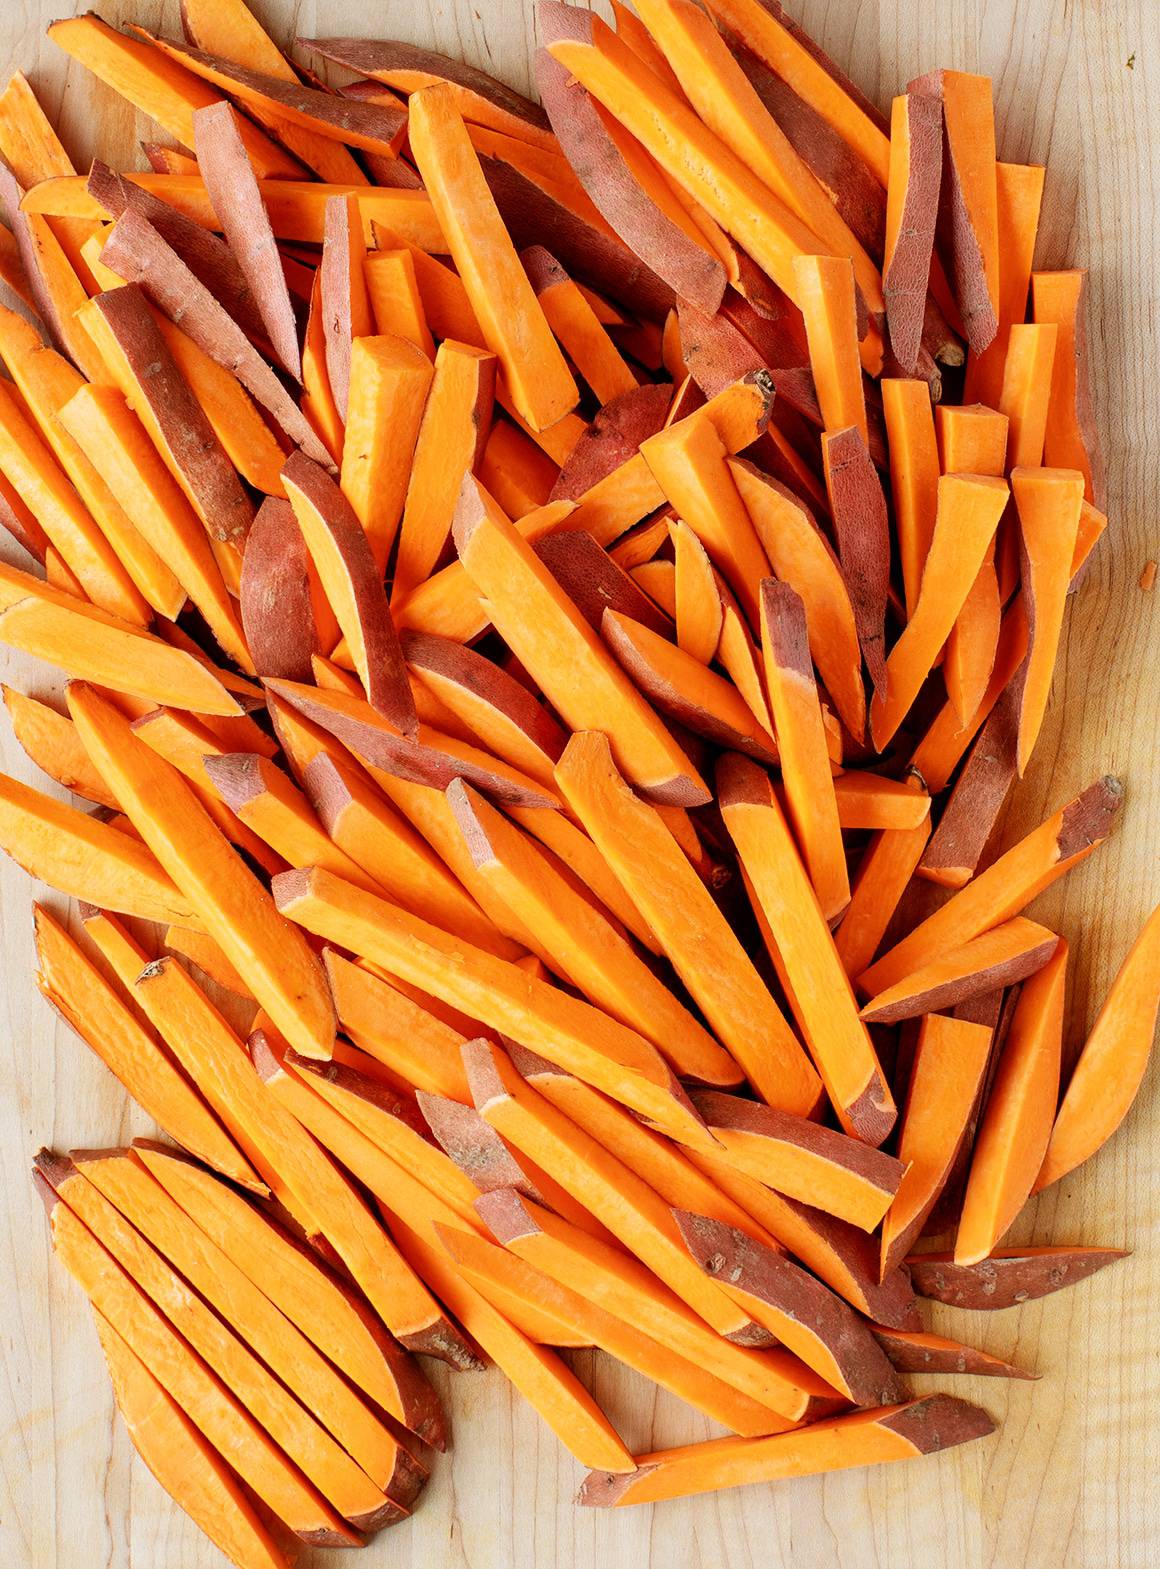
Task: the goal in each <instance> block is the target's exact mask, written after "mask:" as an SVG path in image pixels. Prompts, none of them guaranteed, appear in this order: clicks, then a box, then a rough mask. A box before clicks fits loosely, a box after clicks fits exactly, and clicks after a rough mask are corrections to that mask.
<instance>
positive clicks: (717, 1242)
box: [675, 1210, 903, 1406]
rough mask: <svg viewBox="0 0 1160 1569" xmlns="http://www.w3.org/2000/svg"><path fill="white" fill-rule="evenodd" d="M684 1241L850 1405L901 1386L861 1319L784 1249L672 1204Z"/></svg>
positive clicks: (880, 1399) (888, 1395)
mask: <svg viewBox="0 0 1160 1569" xmlns="http://www.w3.org/2000/svg"><path fill="white" fill-rule="evenodd" d="M675 1215H676V1221H677V1225H678V1226H679V1227H680V1231H681V1237H682V1238H683V1240H684V1243H685V1246H686V1247H687V1248H688V1250H689V1252H690V1253H691V1254H692V1255H693V1257H694V1258H695V1259H696V1261H697V1262H698V1264H700V1266H701V1268H702V1269H703V1270H704V1271H705V1273H706V1274H707V1275H708V1276H709V1278H710V1279H711V1280H717V1281H719V1282H720V1283H721V1286H722V1288H723V1289H724V1290H725V1291H726V1292H727V1293H728V1294H729V1296H731V1297H732V1298H733V1300H734V1301H735V1302H737V1303H738V1304H739V1305H740V1306H743V1307H744V1308H745V1309H746V1310H747V1311H749V1312H751V1313H752V1314H753V1316H754V1317H755V1318H756V1319H757V1321H758V1323H763V1324H765V1326H766V1327H767V1328H768V1329H769V1330H770V1331H771V1332H772V1333H773V1334H775V1335H776V1336H777V1337H778V1339H779V1340H780V1341H781V1342H782V1344H783V1345H784V1346H786V1347H787V1348H788V1349H789V1350H790V1351H793V1352H794V1353H795V1354H796V1355H798V1356H800V1357H801V1359H802V1361H803V1362H805V1363H806V1365H807V1366H808V1367H812V1368H813V1369H814V1371H815V1372H816V1373H817V1374H818V1375H819V1376H820V1377H822V1378H824V1379H825V1380H826V1381H827V1383H830V1384H832V1385H833V1386H834V1388H835V1389H837V1390H838V1392H839V1393H840V1394H842V1395H844V1396H845V1397H846V1398H847V1399H849V1400H852V1401H853V1402H854V1404H855V1405H859V1406H874V1405H887V1404H889V1403H890V1401H891V1400H895V1399H897V1398H898V1396H899V1395H900V1394H901V1393H902V1392H903V1391H902V1383H901V1381H900V1380H899V1379H898V1377H897V1376H896V1374H895V1372H894V1369H893V1368H892V1366H891V1364H890V1362H889V1360H888V1359H887V1357H886V1355H885V1354H884V1352H883V1351H882V1349H881V1347H880V1346H879V1345H878V1343H877V1341H875V1339H874V1337H873V1335H872V1334H871V1333H870V1331H869V1330H868V1329H867V1328H866V1325H865V1323H864V1322H863V1320H862V1319H861V1318H860V1317H859V1316H858V1315H857V1314H856V1313H855V1312H854V1311H853V1309H852V1308H850V1307H849V1306H848V1305H847V1304H846V1303H845V1302H843V1301H842V1300H841V1299H840V1298H839V1297H836V1296H834V1295H833V1293H832V1292H830V1291H828V1290H827V1289H826V1287H825V1286H823V1285H821V1284H820V1282H818V1281H817V1280H815V1279H814V1277H813V1276H812V1275H809V1274H807V1273H806V1271H805V1270H804V1269H802V1268H800V1266H798V1265H797V1264H795V1263H793V1262H792V1260H790V1259H787V1258H786V1257H785V1256H784V1255H783V1254H781V1253H778V1252H775V1251H774V1250H773V1249H772V1248H768V1247H764V1246H762V1244H761V1243H758V1242H754V1241H753V1239H752V1238H751V1237H747V1236H745V1235H743V1234H742V1233H741V1232H740V1231H735V1230H733V1229H732V1228H731V1227H729V1226H724V1225H722V1224H721V1222H720V1221H716V1220H708V1219H706V1217H705V1216H704V1215H690V1214H689V1213H688V1212H687V1211H685V1210H677V1211H676V1212H675Z"/></svg>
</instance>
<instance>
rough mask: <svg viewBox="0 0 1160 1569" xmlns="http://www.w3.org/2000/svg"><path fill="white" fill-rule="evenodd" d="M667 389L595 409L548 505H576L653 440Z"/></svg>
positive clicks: (646, 390)
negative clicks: (568, 502) (567, 503)
mask: <svg viewBox="0 0 1160 1569" xmlns="http://www.w3.org/2000/svg"><path fill="white" fill-rule="evenodd" d="M670 392H671V389H670V388H669V387H668V386H667V385H664V384H661V385H655V386H654V385H648V384H646V385H645V386H642V387H636V388H634V389H633V390H631V391H629V392H622V393H621V394H620V396H619V397H616V398H612V399H610V401H609V402H608V403H605V404H604V405H603V406H602V407H601V408H599V409H597V411H596V414H595V415H594V416H593V419H592V422H591V424H590V425H589V426H588V429H587V430H586V431H585V432H584V434H583V435H582V436H581V437H580V439H579V441H577V443H576V445H575V446H574V447H573V448H572V451H571V452H570V453H569V455H568V460H567V462H566V463H564V465H563V466H562V468H561V469H560V472H559V474H558V475H557V476H556V482H555V484H554V485H553V486H552V493H551V495H550V496H549V498H548V499H549V500H550V501H578V500H579V499H580V497H581V496H582V495H583V494H584V492H585V491H586V490H590V489H591V488H592V486H593V485H595V484H597V483H598V481H600V480H602V479H604V478H606V476H607V475H609V474H611V473H612V472H613V470H614V469H618V468H619V467H620V466H621V464H622V463H627V462H628V460H629V458H631V457H633V456H634V454H635V453H636V452H637V450H638V449H639V447H640V444H641V442H642V441H647V440H648V438H649V437H650V436H655V435H656V433H657V431H658V430H660V429H661V427H662V426H663V425H664V423H665V419H666V418H667V416H668V412H669V399H670Z"/></svg>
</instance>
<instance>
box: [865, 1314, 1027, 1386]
mask: <svg viewBox="0 0 1160 1569" xmlns="http://www.w3.org/2000/svg"><path fill="white" fill-rule="evenodd" d="M872 1332H873V1335H874V1338H875V1340H877V1342H878V1344H879V1345H880V1346H881V1347H882V1349H883V1351H885V1353H886V1355H887V1356H888V1357H889V1358H890V1360H891V1362H892V1363H893V1364H894V1366H895V1367H896V1368H897V1369H898V1371H899V1372H900V1373H938V1374H946V1373H970V1374H972V1375H973V1376H974V1377H975V1378H1024V1379H1035V1378H1038V1377H1039V1374H1038V1373H1027V1372H1024V1370H1023V1369H1022V1368H1021V1367H1016V1366H1015V1365H1014V1364H1013V1363H1011V1362H1004V1361H1003V1359H1002V1358H1001V1357H996V1356H992V1355H991V1353H990V1352H989V1351H980V1350H978V1349H977V1348H976V1347H975V1346H965V1345H963V1344H961V1342H959V1341H957V1340H948V1339H947V1337H946V1336H945V1335H934V1334H931V1333H930V1332H929V1331H927V1330H921V1329H910V1330H907V1329H885V1328H883V1326H882V1325H881V1324H874V1325H873V1326H872Z"/></svg>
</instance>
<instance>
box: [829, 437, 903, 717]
mask: <svg viewBox="0 0 1160 1569" xmlns="http://www.w3.org/2000/svg"><path fill="white" fill-rule="evenodd" d="M822 459H823V462H824V465H825V478H826V495H827V496H828V498H829V504H830V512H831V515H832V517H833V520H834V533H835V536H836V538H837V543H838V559H839V560H840V562H841V563H842V571H843V573H844V574H845V578H846V585H847V588H848V589H849V593H850V603H851V605H852V606H853V607H854V624H855V626H856V627H857V629H858V642H859V644H860V645H861V649H862V657H863V658H864V659H865V661H866V669H867V670H868V671H869V673H870V680H871V682H872V683H873V686H874V690H875V692H878V691H879V690H880V689H885V687H886V684H887V674H886V667H885V637H886V627H885V622H886V600H887V597H888V594H889V589H890V521H889V517H888V514H887V510H886V498H885V496H884V495H883V493H882V482H881V480H880V479H879V477H878V472H877V470H876V468H875V466H874V463H873V461H872V460H871V457H870V453H869V452H868V451H867V448H866V443H865V441H864V440H863V439H862V435H861V433H860V431H859V430H858V429H857V428H856V427H853V426H851V427H850V428H848V429H846V430H829V431H826V432H825V433H824V434H823V436H822Z"/></svg>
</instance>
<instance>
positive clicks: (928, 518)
mask: <svg viewBox="0 0 1160 1569" xmlns="http://www.w3.org/2000/svg"><path fill="white" fill-rule="evenodd" d="M880 385H881V388H882V411H883V415H884V417H885V420H886V435H887V444H888V447H889V451H890V492H891V498H892V500H893V502H894V529H895V538H896V541H897V545H898V558H899V565H900V566H901V568H902V584H903V594H904V597H905V601H906V614H907V616H908V617H910V616H912V615H913V614H914V611H915V607H916V606H917V604H918V600H919V590H920V587H921V584H922V572H923V568H924V566H925V564H926V558H927V556H928V554H929V553H930V545H931V540H932V538H933V536H934V526H935V513H936V508H937V504H938V477H939V454H938V445H937V441H936V437H935V428H934V412H933V410H932V408H931V402H930V393H929V391H928V389H927V386H926V384H925V383H924V382H921V381H914V380H909V381H904V380H901V379H896V378H893V377H889V376H884V377H883V379H882V381H881V384H880Z"/></svg>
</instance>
